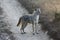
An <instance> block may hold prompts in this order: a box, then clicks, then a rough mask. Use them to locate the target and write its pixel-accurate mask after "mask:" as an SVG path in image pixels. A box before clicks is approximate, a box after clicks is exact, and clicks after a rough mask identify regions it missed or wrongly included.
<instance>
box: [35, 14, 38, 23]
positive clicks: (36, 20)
mask: <svg viewBox="0 0 60 40" xmlns="http://www.w3.org/2000/svg"><path fill="white" fill-rule="evenodd" d="M38 21H39V15H37V16H36V18H35V22H36V23H38Z"/></svg>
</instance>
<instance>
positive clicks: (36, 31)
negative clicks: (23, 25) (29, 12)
mask: <svg viewBox="0 0 60 40" xmlns="http://www.w3.org/2000/svg"><path fill="white" fill-rule="evenodd" d="M37 26H38V24H37V23H35V33H36V34H39V33H38V30H37Z"/></svg>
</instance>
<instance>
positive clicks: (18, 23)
mask: <svg viewBox="0 0 60 40" xmlns="http://www.w3.org/2000/svg"><path fill="white" fill-rule="evenodd" d="M20 22H21V18H20V19H19V21H18V24H17V26H19V24H20Z"/></svg>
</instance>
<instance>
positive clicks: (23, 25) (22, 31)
mask: <svg viewBox="0 0 60 40" xmlns="http://www.w3.org/2000/svg"><path fill="white" fill-rule="evenodd" d="M26 25H27V23H25V22H24V23H23V24H22V27H21V34H25V33H26V32H24V29H25V27H26Z"/></svg>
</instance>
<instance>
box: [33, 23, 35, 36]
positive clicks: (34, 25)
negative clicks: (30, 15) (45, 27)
mask: <svg viewBox="0 0 60 40" xmlns="http://www.w3.org/2000/svg"><path fill="white" fill-rule="evenodd" d="M34 26H35V25H34V24H32V32H33V35H35V32H34Z"/></svg>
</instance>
